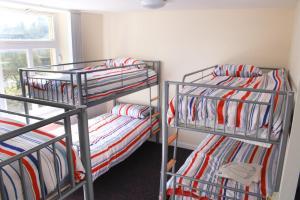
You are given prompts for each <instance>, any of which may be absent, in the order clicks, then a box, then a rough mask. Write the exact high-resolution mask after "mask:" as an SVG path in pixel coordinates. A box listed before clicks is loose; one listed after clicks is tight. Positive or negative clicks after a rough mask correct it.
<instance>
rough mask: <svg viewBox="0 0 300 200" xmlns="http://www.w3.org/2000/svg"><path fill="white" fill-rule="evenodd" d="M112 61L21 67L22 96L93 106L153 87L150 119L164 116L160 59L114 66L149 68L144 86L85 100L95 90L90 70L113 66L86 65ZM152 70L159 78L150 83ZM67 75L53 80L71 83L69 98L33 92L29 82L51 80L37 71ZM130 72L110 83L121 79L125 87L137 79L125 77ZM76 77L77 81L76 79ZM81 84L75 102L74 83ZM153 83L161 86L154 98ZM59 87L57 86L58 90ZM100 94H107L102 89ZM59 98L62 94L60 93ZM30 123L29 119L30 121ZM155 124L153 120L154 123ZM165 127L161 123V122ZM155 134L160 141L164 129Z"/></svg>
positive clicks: (150, 94)
mask: <svg viewBox="0 0 300 200" xmlns="http://www.w3.org/2000/svg"><path fill="white" fill-rule="evenodd" d="M109 60H112V59H104V60H92V61H82V62H73V63H63V64H58V65H49V66H41V67H37V68H23V69H19V75H20V83H21V89H22V96H23V97H29V98H32V99H41V100H45V101H48V102H57V103H63V104H71V105H86V106H87V107H92V106H96V105H99V104H102V103H106V102H108V101H111V100H113V102H114V105H116V103H117V99H118V98H120V97H123V96H126V95H129V94H132V93H135V92H139V91H141V90H144V89H149V106H150V107H152V103H153V102H155V101H156V112H155V113H153V112H152V110H151V111H150V121H151V120H152V118H153V117H155V116H156V117H159V118H160V112H161V88H160V76H161V69H160V61H150V60H143V64H134V65H126V66H122V67H114V69H118V68H119V69H121V68H130V67H134V66H137V67H139V66H142V67H144V68H145V75H142V76H146V81H147V84H145V85H143V86H141V87H137V88H134V89H130V90H122V91H121V92H116V93H114V94H112V95H109V96H107V97H104V98H101V99H97V100H94V101H88V102H87V101H85V96H84V95H83V94H84V93H85V94H88V91H89V89H93V88H89V87H88V83H87V82H88V79H87V75H88V74H90V73H94V72H99V71H105V70H110V69H111V68H108V69H96V70H89V71H84V70H82V69H83V68H85V67H86V66H87V65H93V66H95V65H96V66H97V65H103V64H105V62H107V61H109ZM66 67H68V68H70V69H68V70H66V69H65V68H66ZM148 69H152V70H154V71H155V72H156V76H157V81H156V82H152V83H150V82H149V74H148ZM40 73H43V74H47V75H49V74H66V75H67V76H68V77H69V79H68V80H66V79H51V80H55V81H57V82H59V83H60V84H61V83H66V84H67V85H69V87H70V88H71V94H70V95H71V96H68V94H67V97H66V98H52V97H53V96H55V95H54V94H52V93H51V92H53V90H51V91H50V93H48V94H47V95H44V94H41V93H39V92H37V93H34V92H33V91H31V89H32V88H31V87H30V86H29V84H27V83H29V82H31V81H33V80H35V81H37V82H42V81H47V80H50V79H47V78H36V77H34V75H36V74H40ZM126 74H127V73H124V74H122V76H121V78H120V79H118V80H115V81H112V82H109V83H106V84H105V85H107V84H110V83H115V82H121V83H122V85H121V87H120V88H122V87H123V82H124V81H126V80H130V79H133V78H137V77H136V76H135V77H131V78H129V79H128V78H125V77H123V75H126ZM75 80H76V81H75ZM76 85H77V88H79V90H78V93H77V99H78V102H75V100H74V99H75V96H76V94H75V92H74V86H76ZM105 85H98V86H97V88H100V87H103V86H105ZM153 86H157V92H156V93H157V96H155V97H152V90H151V88H152V87H153ZM57 89H58V88H56V91H57ZM100 93H103V91H102V92H100ZM56 96H57V97H58V95H56ZM24 106H25V113H28V106H27V105H26V103H25V104H24ZM27 122H29V120H27ZM150 123H151V122H150ZM159 126H160V127H161V123H160V125H159ZM151 134H155V135H156V142H158V141H159V135H160V132H158V133H153V131H152V129H151Z"/></svg>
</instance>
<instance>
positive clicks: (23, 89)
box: [19, 69, 30, 124]
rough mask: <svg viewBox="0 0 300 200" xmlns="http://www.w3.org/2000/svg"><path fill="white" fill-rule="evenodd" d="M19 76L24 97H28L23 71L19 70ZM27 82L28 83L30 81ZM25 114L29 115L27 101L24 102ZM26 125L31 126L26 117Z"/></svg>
mask: <svg viewBox="0 0 300 200" xmlns="http://www.w3.org/2000/svg"><path fill="white" fill-rule="evenodd" d="M19 76H20V85H21V91H22V96H23V97H26V88H25V84H24V78H23V70H22V69H19ZM26 81H28V79H27V80H26ZM24 112H25V114H26V115H28V114H29V109H28V103H27V102H25V101H24ZM26 124H30V119H29V118H28V117H26Z"/></svg>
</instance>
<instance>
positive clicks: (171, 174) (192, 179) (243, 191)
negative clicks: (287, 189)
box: [166, 172, 264, 198]
mask: <svg viewBox="0 0 300 200" xmlns="http://www.w3.org/2000/svg"><path fill="white" fill-rule="evenodd" d="M166 174H167V175H169V176H175V177H177V178H183V179H187V180H190V181H196V182H199V183H202V184H207V185H212V186H215V187H221V188H224V189H228V190H232V191H235V192H242V193H244V194H248V195H251V196H256V197H259V198H262V197H264V196H262V195H259V194H257V193H253V192H248V191H245V190H239V189H235V188H233V187H229V186H225V185H220V184H217V183H212V182H209V181H205V180H201V179H195V178H192V177H189V176H183V175H180V174H176V173H172V172H167V173H166ZM194 189H196V188H194Z"/></svg>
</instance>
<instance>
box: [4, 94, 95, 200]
mask: <svg viewBox="0 0 300 200" xmlns="http://www.w3.org/2000/svg"><path fill="white" fill-rule="evenodd" d="M0 99H4V100H6V101H10V100H12V101H18V102H21V103H24V105H27V106H28V104H29V103H32V104H38V105H43V106H53V107H55V108H60V109H62V110H63V111H64V112H63V113H62V114H58V115H55V116H53V117H50V118H47V119H43V118H40V117H36V116H32V115H30V114H27V113H26V112H25V113H26V114H23V113H19V112H13V111H8V110H5V109H1V110H0V114H1V113H5V114H9V115H10V116H21V117H25V118H26V119H27V122H29V119H34V120H39V121H38V122H35V123H32V124H27V125H23V124H21V123H18V122H15V123H14V124H17V125H16V127H18V128H16V129H13V130H9V131H8V132H5V133H3V134H1V135H0V142H1V143H3V144H5V143H6V142H8V141H10V140H12V139H14V138H16V137H20V136H23V135H24V134H26V133H28V132H32V131H33V132H38V131H37V130H39V132H43V134H42V135H45V134H46V135H48V133H44V131H41V128H44V127H45V126H47V125H50V124H63V127H64V131H63V132H62V133H61V134H60V135H58V136H55V137H54V135H51V137H50V136H49V139H47V140H45V141H43V142H41V143H39V144H38V145H33V147H32V148H31V147H30V148H27V149H25V150H22V151H20V152H19V153H16V154H15V155H13V156H9V157H8V158H6V159H3V160H1V161H0V191H1V192H0V193H1V194H0V197H1V199H3V200H6V199H8V197H7V194H6V192H5V191H6V189H5V182H4V173H6V172H5V171H6V170H5V169H8V168H7V167H9V166H15V165H16V164H17V165H18V166H19V167H18V169H19V176H20V183H21V191H20V192H22V194H23V199H25V200H27V199H30V196H32V194H31V195H30V194H29V193H28V190H27V189H26V188H27V187H28V186H27V185H26V184H27V183H28V180H27V179H28V177H27V176H28V175H25V172H26V171H27V170H28V169H27V168H28V166H27V165H28V164H26V163H27V160H30V158H31V157H33V156H34V157H35V158H36V163H37V164H36V165H37V167H36V170H37V171H36V172H33V173H37V176H38V177H37V183H38V185H39V186H40V189H39V194H40V199H48V198H51V199H64V198H66V197H67V196H69V195H70V194H72V193H73V192H75V191H76V190H78V189H80V188H81V187H84V190H85V199H93V198H94V196H93V187H92V175H91V172H90V170H89V169H90V155H89V152H90V150H89V143H88V142H89V141H88V138H87V134H86V133H87V132H86V131H87V129H86V125H85V124H84V123H85V122H86V119H85V117H86V107H85V106H79V107H75V106H71V105H63V104H59V103H55V102H46V101H43V100H36V99H28V98H24V97H18V96H9V95H5V94H0ZM27 108H28V107H27ZM73 116H77V117H78V121H79V122H80V123H79V126H78V127H79V129H81V132H80V133H81V134H80V138H81V139H82V141H81V142H80V151H81V152H86V153H85V154H82V155H81V161H82V164H83V167H84V169H85V174H84V177H82V178H81V179H80V180H78V178H76V177H75V176H76V175H75V166H74V165H75V162H74V154H73V143H72V133H71V117H73ZM10 123H12V122H9V124H10ZM62 141H65V142H63V143H64V145H63V146H65V153H66V157H67V158H66V165H67V166H66V168H67V169H68V174H67V176H66V177H65V178H63V179H62V178H61V175H60V173H61V170H62V169H61V167H59V165H60V164H61V163H60V164H59V163H58V162H59V161H58V159H57V157H58V152H57V151H61V150H62V149H61V148H59V149H57V148H58V147H57V146H56V145H57V144H61V143H62ZM49 148H50V149H52V150H51V151H52V155H53V162H54V163H53V166H54V173H55V180H56V183H55V186H54V188H55V190H54V191H51V192H50V191H48V194H46V191H47V189H46V185H45V184H46V182H45V180H44V176H43V173H45V171H44V170H45V169H44V168H43V167H45V163H44V164H43V162H44V161H43V162H42V159H43V160H45V157H44V158H42V156H43V155H42V154H45V152H42V151H43V150H46V149H48V150H49ZM60 153H61V152H60ZM25 170H26V171H25ZM26 180H27V181H26ZM35 195H37V194H35Z"/></svg>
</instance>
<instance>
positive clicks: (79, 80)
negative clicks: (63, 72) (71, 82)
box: [76, 73, 87, 105]
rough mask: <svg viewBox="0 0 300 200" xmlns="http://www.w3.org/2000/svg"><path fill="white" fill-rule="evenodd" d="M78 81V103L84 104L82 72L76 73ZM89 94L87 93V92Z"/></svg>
mask: <svg viewBox="0 0 300 200" xmlns="http://www.w3.org/2000/svg"><path fill="white" fill-rule="evenodd" d="M76 82H77V90H78V93H77V95H78V103H79V105H83V103H84V102H83V96H82V95H83V94H82V80H81V73H76ZM86 95H87V94H86Z"/></svg>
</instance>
